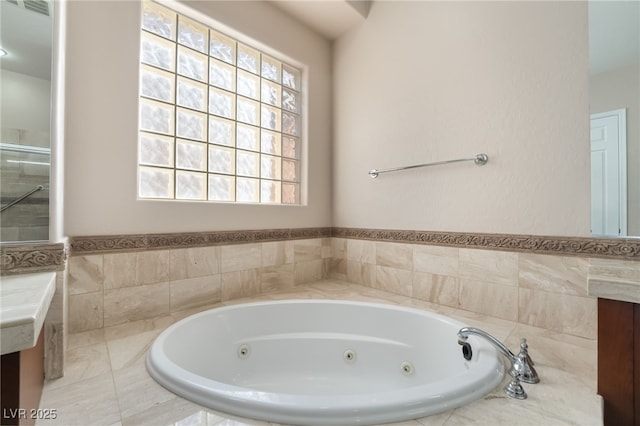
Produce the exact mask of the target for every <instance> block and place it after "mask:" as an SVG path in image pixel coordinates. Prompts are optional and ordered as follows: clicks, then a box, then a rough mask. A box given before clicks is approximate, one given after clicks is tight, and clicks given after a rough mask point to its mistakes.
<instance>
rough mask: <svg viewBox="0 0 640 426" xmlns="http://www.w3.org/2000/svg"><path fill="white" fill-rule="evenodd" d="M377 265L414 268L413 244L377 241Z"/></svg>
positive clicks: (409, 269)
mask: <svg viewBox="0 0 640 426" xmlns="http://www.w3.org/2000/svg"><path fill="white" fill-rule="evenodd" d="M376 265H379V266H388V267H391V268H396V269H405V270H408V271H411V270H413V245H412V244H404V243H381V242H377V243H376Z"/></svg>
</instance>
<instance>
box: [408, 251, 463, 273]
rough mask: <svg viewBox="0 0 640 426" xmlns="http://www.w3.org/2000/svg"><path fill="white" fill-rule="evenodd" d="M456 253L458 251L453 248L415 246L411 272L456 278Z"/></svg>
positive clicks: (457, 267) (457, 257) (457, 266)
mask: <svg viewBox="0 0 640 426" xmlns="http://www.w3.org/2000/svg"><path fill="white" fill-rule="evenodd" d="M458 252H459V249H457V248H455V247H438V246H422V245H417V246H415V247H414V249H413V270H414V271H419V272H428V273H430V274H437V275H448V276H450V277H457V276H458V273H459V265H458V263H459V256H458Z"/></svg>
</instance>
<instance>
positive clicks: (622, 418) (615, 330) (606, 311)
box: [598, 299, 640, 426]
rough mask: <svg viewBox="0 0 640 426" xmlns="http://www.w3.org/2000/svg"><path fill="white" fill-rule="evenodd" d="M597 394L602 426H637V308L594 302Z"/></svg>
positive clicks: (639, 334) (639, 386)
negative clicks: (599, 402)
mask: <svg viewBox="0 0 640 426" xmlns="http://www.w3.org/2000/svg"><path fill="white" fill-rule="evenodd" d="M598 394H600V395H601V396H602V398H603V399H604V424H605V426H626V425H629V426H640V305H639V304H635V303H629V302H620V301H615V300H609V299H598Z"/></svg>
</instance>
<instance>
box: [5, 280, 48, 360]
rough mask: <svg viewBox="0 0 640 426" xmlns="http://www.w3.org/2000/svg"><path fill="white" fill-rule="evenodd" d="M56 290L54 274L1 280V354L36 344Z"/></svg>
mask: <svg viewBox="0 0 640 426" xmlns="http://www.w3.org/2000/svg"><path fill="white" fill-rule="evenodd" d="M55 289H56V273H55V272H42V273H35V274H21V275H9V276H3V277H0V349H1V352H2V355H4V354H7V353H11V352H17V351H21V350H24V349H29V348H32V347H34V346H35V345H36V343H37V341H38V336H39V334H40V330H41V329H42V324H43V323H44V318H45V316H46V315H47V311H48V310H49V305H50V304H51V299H53V294H54V292H55Z"/></svg>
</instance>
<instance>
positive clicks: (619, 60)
mask: <svg viewBox="0 0 640 426" xmlns="http://www.w3.org/2000/svg"><path fill="white" fill-rule="evenodd" d="M269 1H271V3H273V4H274V5H275V6H276V7H278V8H280V9H281V10H283V11H284V12H285V13H287V14H289V15H291V16H293V17H294V18H295V19H297V20H298V21H300V22H301V23H302V24H304V25H306V26H308V27H310V28H311V29H312V30H314V31H315V32H317V33H318V34H320V35H322V36H323V37H325V38H326V39H328V40H335V39H337V38H338V37H340V36H341V35H343V34H344V33H346V32H348V31H349V30H351V29H353V28H355V27H357V26H358V25H360V24H362V23H363V22H364V21H365V20H366V18H367V16H368V14H369V9H370V8H371V5H372V3H373V0H269ZM424 1H426V0H424ZM14 3H16V4H14ZM27 3H39V4H40V8H41V6H42V4H44V5H45V7H46V5H48V4H50V3H49V2H48V1H45V0H0V8H1V10H0V17H1V24H2V25H1V27H0V40H1V43H2V48H4V49H5V50H7V51H8V52H9V55H7V56H5V57H3V58H2V59H0V63H1V66H2V69H6V70H10V71H14V72H19V73H23V74H27V75H31V76H34V77H38V78H43V79H50V75H51V35H52V26H51V17H50V16H45V15H43V14H42V13H38V12H34V11H32V10H27V9H25V7H24V6H25V4H27ZM21 52H22V53H21ZM589 55H590V62H591V65H590V66H591V73H592V74H594V73H598V72H602V71H605V70H608V69H612V68H615V67H619V66H622V65H626V64H630V63H634V62H640V1H637V0H627V1H592V2H589Z"/></svg>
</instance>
